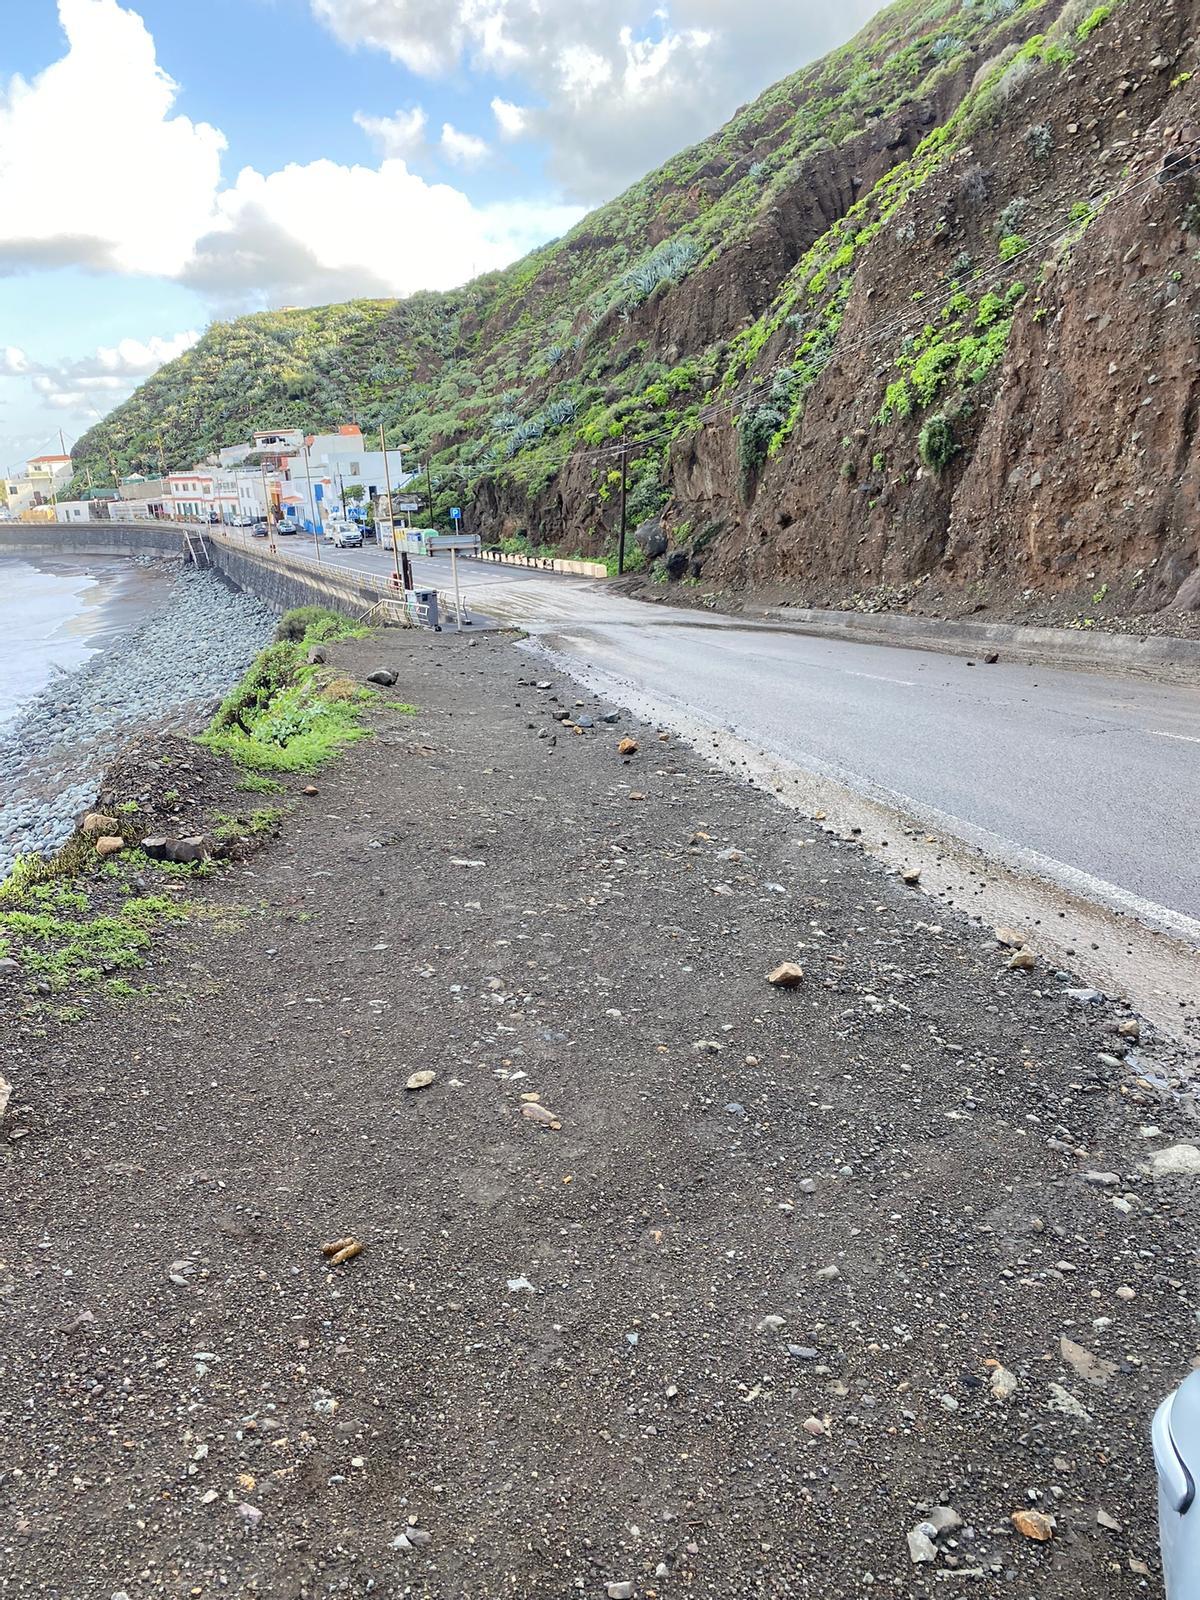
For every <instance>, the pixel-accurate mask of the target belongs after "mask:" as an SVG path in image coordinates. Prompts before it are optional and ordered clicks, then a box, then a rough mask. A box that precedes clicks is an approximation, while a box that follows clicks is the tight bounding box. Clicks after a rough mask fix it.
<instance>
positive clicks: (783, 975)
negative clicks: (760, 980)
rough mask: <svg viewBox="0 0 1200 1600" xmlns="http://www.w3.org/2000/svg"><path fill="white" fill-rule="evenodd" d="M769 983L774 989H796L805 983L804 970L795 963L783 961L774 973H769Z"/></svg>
mask: <svg viewBox="0 0 1200 1600" xmlns="http://www.w3.org/2000/svg"><path fill="white" fill-rule="evenodd" d="M767 982H768V983H769V984H770V985H771V986H772V988H774V989H795V988H797V987H798V986H799V985H800V984H802V983H803V982H804V968H803V967H798V966H797V965H796V963H795V962H794V961H781V962H780V963H779V965H778V966H777V967H776V968H775V969H774V971H772V972H768V973H767Z"/></svg>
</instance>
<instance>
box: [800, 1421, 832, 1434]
mask: <svg viewBox="0 0 1200 1600" xmlns="http://www.w3.org/2000/svg"><path fill="white" fill-rule="evenodd" d="M800 1426H801V1427H802V1428H803V1429H804V1431H805V1433H809V1434H811V1435H812V1437H813V1438H814V1439H823V1438H824V1437H825V1434H826V1431H827V1430H826V1427H825V1424H824V1423H823V1422H822V1421H821V1419H820V1417H805V1419H804V1421H803V1422H802V1423H801V1424H800Z"/></svg>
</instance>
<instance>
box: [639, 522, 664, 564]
mask: <svg viewBox="0 0 1200 1600" xmlns="http://www.w3.org/2000/svg"><path fill="white" fill-rule="evenodd" d="M633 541H634V543H635V544H636V545H637V546H638V548H639V549H641V550H643V551H645V554H646V560H647V561H657V560H658V558H659V556H665V555H666V553H667V536H666V534H665V533H664V532H663V525H662V518H661V517H650V518H648V519H647V520H646V521H645V522H643V523H642V524H641V526H640V527H638V528H635V529H634V530H633Z"/></svg>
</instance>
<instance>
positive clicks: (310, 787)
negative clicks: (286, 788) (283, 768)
mask: <svg viewBox="0 0 1200 1600" xmlns="http://www.w3.org/2000/svg"><path fill="white" fill-rule="evenodd" d="M320 792H321V791H320V790H319V789H318V788H317V786H316V784H315V783H306V784H305V785H304V788H303V789H302V790H301V793H302V794H307V795H314V794H320Z"/></svg>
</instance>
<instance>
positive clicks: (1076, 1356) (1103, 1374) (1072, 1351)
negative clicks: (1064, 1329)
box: [1058, 1333, 1117, 1389]
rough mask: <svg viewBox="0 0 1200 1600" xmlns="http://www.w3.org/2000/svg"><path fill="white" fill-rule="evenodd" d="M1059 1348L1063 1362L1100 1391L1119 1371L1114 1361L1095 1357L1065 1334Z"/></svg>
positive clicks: (1061, 1338) (1060, 1339)
mask: <svg viewBox="0 0 1200 1600" xmlns="http://www.w3.org/2000/svg"><path fill="white" fill-rule="evenodd" d="M1058 1348H1059V1353H1060V1355H1061V1356H1062V1358H1063V1360H1064V1361H1065V1362H1066V1363H1067V1365H1068V1366H1069V1367H1071V1368H1072V1369H1073V1370H1074V1372H1075V1374H1076V1376H1077V1377H1080V1378H1082V1379H1083V1380H1084V1381H1085V1382H1086V1383H1094V1384H1095V1385H1096V1387H1097V1388H1098V1389H1103V1387H1104V1385H1105V1384H1106V1383H1107V1382H1108V1380H1109V1379H1110V1378H1111V1377H1112V1375H1113V1373H1114V1372H1116V1370H1117V1367H1116V1363H1115V1362H1114V1361H1106V1360H1105V1359H1104V1358H1103V1356H1097V1355H1093V1354H1092V1352H1091V1351H1090V1350H1087V1349H1085V1348H1084V1346H1083V1345H1081V1344H1076V1343H1075V1341H1074V1339H1068V1338H1067V1336H1066V1334H1065V1333H1064V1334H1062V1335H1061V1336H1060V1338H1059V1341H1058Z"/></svg>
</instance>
